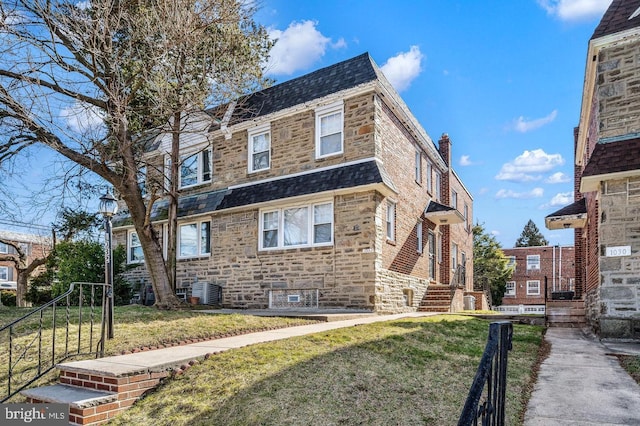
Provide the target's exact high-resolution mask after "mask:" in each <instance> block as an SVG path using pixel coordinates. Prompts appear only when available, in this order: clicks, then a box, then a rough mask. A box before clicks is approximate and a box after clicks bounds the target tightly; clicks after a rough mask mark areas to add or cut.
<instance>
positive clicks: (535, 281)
mask: <svg viewBox="0 0 640 426" xmlns="http://www.w3.org/2000/svg"><path fill="white" fill-rule="evenodd" d="M534 283H535V284H536V285H537V287H538V291H537V292H533V291H531V290H530V287H529V284H534ZM527 296H540V280H527Z"/></svg>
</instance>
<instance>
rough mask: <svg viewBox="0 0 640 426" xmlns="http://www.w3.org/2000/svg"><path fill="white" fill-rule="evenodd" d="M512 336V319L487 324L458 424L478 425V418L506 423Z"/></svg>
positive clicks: (459, 425) (496, 423) (490, 422)
mask: <svg viewBox="0 0 640 426" xmlns="http://www.w3.org/2000/svg"><path fill="white" fill-rule="evenodd" d="M512 338H513V325H512V324H511V322H509V321H497V322H493V323H491V324H490V325H489V338H488V339H487V346H486V347H485V349H484V354H483V355H482V359H481V360H480V365H479V366H478V370H477V372H476V375H475V377H474V379H473V384H472V385H471V389H470V390H469V395H468V396H467V401H466V402H465V404H464V409H463V410H462V415H460V419H459V420H458V426H468V425H477V424H478V419H480V420H481V422H482V423H481V424H482V425H492V426H494V425H495V426H501V425H504V424H505V423H504V410H505V404H506V400H505V395H506V389H507V358H508V352H509V351H510V350H511V342H512ZM481 399H482V400H483V401H482V402H480V400H481Z"/></svg>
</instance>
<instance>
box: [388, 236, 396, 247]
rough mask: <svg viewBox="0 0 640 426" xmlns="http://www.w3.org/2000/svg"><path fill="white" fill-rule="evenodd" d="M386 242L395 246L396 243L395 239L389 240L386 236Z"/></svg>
mask: <svg viewBox="0 0 640 426" xmlns="http://www.w3.org/2000/svg"><path fill="white" fill-rule="evenodd" d="M387 244H389V245H391V246H395V245H396V240H390V239H389V238H387Z"/></svg>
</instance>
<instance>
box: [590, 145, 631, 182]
mask: <svg viewBox="0 0 640 426" xmlns="http://www.w3.org/2000/svg"><path fill="white" fill-rule="evenodd" d="M630 170H640V138H634V139H626V140H621V141H615V142H606V143H598V144H596V146H595V148H594V149H593V153H591V157H590V158H589V162H588V163H587V165H586V166H585V168H584V171H583V172H582V176H597V175H605V174H609V173H617V172H627V171H630Z"/></svg>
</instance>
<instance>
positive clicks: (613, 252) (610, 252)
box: [606, 246, 631, 257]
mask: <svg viewBox="0 0 640 426" xmlns="http://www.w3.org/2000/svg"><path fill="white" fill-rule="evenodd" d="M606 256H607V257H619V256H631V246H616V247H607V249H606Z"/></svg>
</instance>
